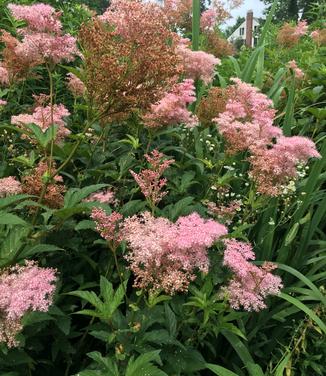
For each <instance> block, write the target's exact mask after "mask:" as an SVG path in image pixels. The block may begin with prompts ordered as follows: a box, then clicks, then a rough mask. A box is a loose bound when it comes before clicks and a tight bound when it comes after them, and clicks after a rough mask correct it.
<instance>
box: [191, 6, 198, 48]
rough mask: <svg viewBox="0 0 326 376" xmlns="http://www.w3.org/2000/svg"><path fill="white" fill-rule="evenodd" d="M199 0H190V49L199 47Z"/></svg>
mask: <svg viewBox="0 0 326 376" xmlns="http://www.w3.org/2000/svg"><path fill="white" fill-rule="evenodd" d="M199 33H200V0H192V49H193V50H194V51H198V49H199Z"/></svg>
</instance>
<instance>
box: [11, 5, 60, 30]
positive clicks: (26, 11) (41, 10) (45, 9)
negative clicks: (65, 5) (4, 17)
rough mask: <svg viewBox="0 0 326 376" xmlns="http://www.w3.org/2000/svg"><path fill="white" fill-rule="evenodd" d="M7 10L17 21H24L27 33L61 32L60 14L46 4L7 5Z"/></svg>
mask: <svg viewBox="0 0 326 376" xmlns="http://www.w3.org/2000/svg"><path fill="white" fill-rule="evenodd" d="M8 8H9V10H10V11H11V13H12V15H13V16H14V17H15V18H16V19H17V20H22V21H26V23H27V29H28V32H46V33H51V32H54V33H59V32H60V31H61V28H62V25H61V22H60V20H59V19H58V18H59V17H60V16H61V13H60V12H57V11H56V10H55V9H54V8H53V7H51V6H50V5H48V4H43V3H38V4H32V5H16V4H9V5H8Z"/></svg>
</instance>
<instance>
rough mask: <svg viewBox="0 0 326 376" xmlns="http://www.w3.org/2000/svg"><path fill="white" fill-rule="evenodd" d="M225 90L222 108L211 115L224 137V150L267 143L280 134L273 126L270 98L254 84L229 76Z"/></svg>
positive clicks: (238, 149)
mask: <svg viewBox="0 0 326 376" xmlns="http://www.w3.org/2000/svg"><path fill="white" fill-rule="evenodd" d="M232 81H233V82H234V85H232V86H231V87H230V88H229V89H228V90H229V99H228V101H227V105H226V111H224V112H222V113H221V114H220V115H219V117H218V118H215V119H213V121H214V122H216V123H217V124H218V129H219V132H220V133H221V134H222V135H223V136H224V138H225V139H226V141H227V146H228V153H230V154H234V153H237V152H240V151H245V150H248V149H249V150H254V149H256V148H258V147H261V146H265V145H267V144H269V143H270V142H271V141H272V139H273V138H275V137H278V136H280V135H281V134H282V131H281V129H280V128H278V127H275V126H273V120H274V116H275V110H274V109H273V108H272V105H273V102H272V101H271V100H270V99H269V98H267V96H266V95H264V94H262V93H260V92H259V91H258V89H257V88H255V87H253V86H252V85H250V84H247V83H245V82H242V81H241V80H240V79H238V78H233V79H232Z"/></svg>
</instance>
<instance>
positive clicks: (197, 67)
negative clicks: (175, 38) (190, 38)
mask: <svg viewBox="0 0 326 376" xmlns="http://www.w3.org/2000/svg"><path fill="white" fill-rule="evenodd" d="M186 43H187V42H186V41H184V40H183V41H182V42H181V43H179V45H178V47H177V54H178V56H179V57H180V59H181V62H182V66H183V70H184V72H185V75H186V77H187V78H192V79H193V80H202V81H203V82H204V83H205V84H206V85H207V84H209V83H211V82H212V81H213V78H214V68H215V66H216V65H219V64H221V60H220V59H218V58H217V57H215V56H214V55H211V54H208V53H206V52H204V51H192V50H191V49H190V48H189V47H188V46H187V45H186Z"/></svg>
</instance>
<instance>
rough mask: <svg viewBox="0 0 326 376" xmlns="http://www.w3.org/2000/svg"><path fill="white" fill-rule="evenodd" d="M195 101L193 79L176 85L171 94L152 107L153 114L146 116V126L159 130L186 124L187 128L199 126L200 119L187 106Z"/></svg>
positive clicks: (167, 94)
mask: <svg viewBox="0 0 326 376" xmlns="http://www.w3.org/2000/svg"><path fill="white" fill-rule="evenodd" d="M194 101H196V93H195V86H194V81H193V80H192V79H187V80H184V81H183V82H180V83H178V84H175V85H174V86H173V87H172V89H171V91H170V92H168V93H166V94H165V95H164V97H163V98H162V99H161V100H160V101H159V102H158V103H156V104H153V105H152V106H151V112H150V113H148V114H146V115H145V116H144V121H145V125H146V126H148V127H151V128H157V127H162V126H167V125H177V124H185V125H186V127H188V128H192V127H194V126H195V125H197V124H198V119H197V117H196V116H194V115H193V114H192V113H191V112H190V111H189V110H188V109H187V105H188V104H190V103H193V102H194Z"/></svg>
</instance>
